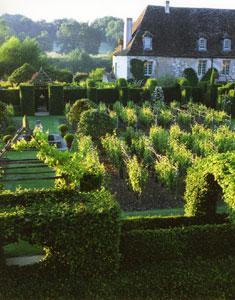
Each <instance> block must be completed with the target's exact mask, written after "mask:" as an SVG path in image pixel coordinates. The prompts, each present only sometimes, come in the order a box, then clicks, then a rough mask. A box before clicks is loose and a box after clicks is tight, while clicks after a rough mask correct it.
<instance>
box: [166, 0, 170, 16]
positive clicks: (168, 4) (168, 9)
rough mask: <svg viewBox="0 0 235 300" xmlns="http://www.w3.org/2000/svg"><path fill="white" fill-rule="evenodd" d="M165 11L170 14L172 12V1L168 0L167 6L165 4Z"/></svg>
mask: <svg viewBox="0 0 235 300" xmlns="http://www.w3.org/2000/svg"><path fill="white" fill-rule="evenodd" d="M165 13H166V14H169V13H170V1H169V0H167V1H166V6H165Z"/></svg>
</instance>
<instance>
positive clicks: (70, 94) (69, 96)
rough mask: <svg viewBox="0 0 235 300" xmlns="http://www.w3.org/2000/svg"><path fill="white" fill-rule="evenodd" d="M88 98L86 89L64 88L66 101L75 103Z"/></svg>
mask: <svg viewBox="0 0 235 300" xmlns="http://www.w3.org/2000/svg"><path fill="white" fill-rule="evenodd" d="M84 98H87V90H86V89H84V88H64V101H65V102H66V103H67V102H70V103H71V104H72V103H74V102H75V101H76V100H79V99H84Z"/></svg>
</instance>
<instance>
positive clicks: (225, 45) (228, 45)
mask: <svg viewBox="0 0 235 300" xmlns="http://www.w3.org/2000/svg"><path fill="white" fill-rule="evenodd" d="M231 48H232V41H231V40H230V39H224V41H223V51H231Z"/></svg>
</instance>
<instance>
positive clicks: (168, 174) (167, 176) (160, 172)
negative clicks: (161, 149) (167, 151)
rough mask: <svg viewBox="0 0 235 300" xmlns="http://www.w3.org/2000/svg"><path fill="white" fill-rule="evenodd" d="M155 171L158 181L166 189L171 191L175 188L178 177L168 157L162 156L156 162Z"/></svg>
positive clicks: (176, 170)
mask: <svg viewBox="0 0 235 300" xmlns="http://www.w3.org/2000/svg"><path fill="white" fill-rule="evenodd" d="M155 171H156V175H157V179H158V181H160V182H162V183H163V184H164V185H165V186H166V187H167V188H169V189H170V190H173V189H174V188H175V187H176V184H177V178H178V175H179V172H178V168H177V166H175V165H174V164H173V163H172V162H171V161H170V160H169V158H168V157H166V156H162V157H161V158H160V159H159V160H157V161H156V164H155Z"/></svg>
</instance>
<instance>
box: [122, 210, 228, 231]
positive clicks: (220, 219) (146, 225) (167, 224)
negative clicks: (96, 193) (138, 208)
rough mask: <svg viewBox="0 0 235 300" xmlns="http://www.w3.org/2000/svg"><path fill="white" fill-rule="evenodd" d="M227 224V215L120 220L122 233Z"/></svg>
mask: <svg viewBox="0 0 235 300" xmlns="http://www.w3.org/2000/svg"><path fill="white" fill-rule="evenodd" d="M228 222H229V220H228V215H227V214H217V215H215V216H214V217H212V218H208V217H204V216H202V217H185V216H173V217H144V218H143V217H132V218H128V219H124V220H122V232H125V231H130V230H145V229H161V228H162V229H167V228H174V227H185V226H192V225H206V224H223V223H228Z"/></svg>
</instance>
